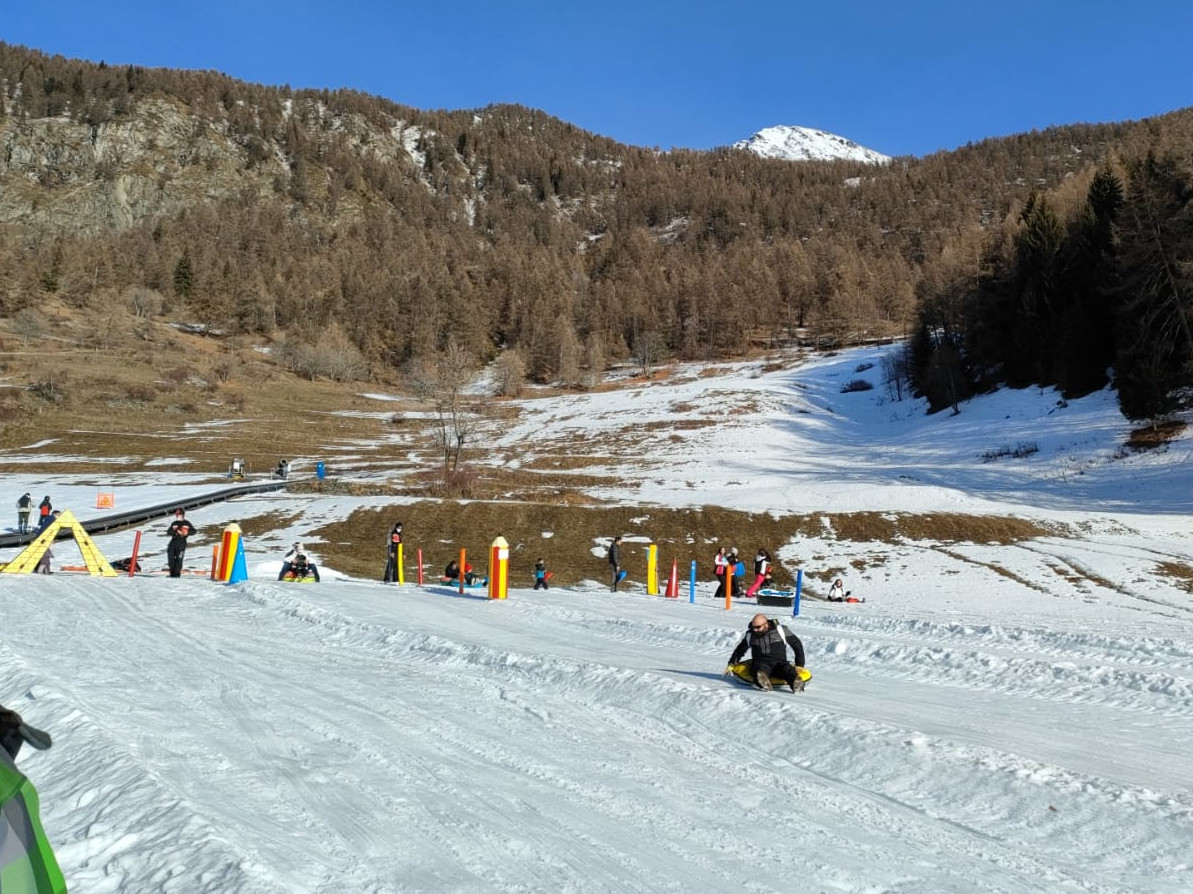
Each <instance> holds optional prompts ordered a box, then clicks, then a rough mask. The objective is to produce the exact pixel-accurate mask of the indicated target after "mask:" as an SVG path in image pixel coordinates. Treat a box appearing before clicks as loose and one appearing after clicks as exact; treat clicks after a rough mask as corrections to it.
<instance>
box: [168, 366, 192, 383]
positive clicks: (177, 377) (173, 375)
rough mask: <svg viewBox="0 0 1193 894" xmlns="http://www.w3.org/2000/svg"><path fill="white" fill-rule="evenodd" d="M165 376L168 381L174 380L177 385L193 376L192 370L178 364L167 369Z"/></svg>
mask: <svg viewBox="0 0 1193 894" xmlns="http://www.w3.org/2000/svg"><path fill="white" fill-rule="evenodd" d="M165 376H166V379H167V380H168V381H170V382H173V383H174V384H175V385H181V384H183V383H184V382H185V381H186V380H187V379H189V378H190V377H191V371H190V370H189V369H187V368H186V367H185V366H176V367H174V368H173V369H168V370H166V372H165Z"/></svg>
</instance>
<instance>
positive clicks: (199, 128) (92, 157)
mask: <svg viewBox="0 0 1193 894" xmlns="http://www.w3.org/2000/svg"><path fill="white" fill-rule="evenodd" d="M413 130H414V129H413V128H408V127H406V126H405V125H404V124H403V123H402V122H400V121H395V122H394V125H393V127H392V128H391V129H390V130H389V131H379V130H378V129H376V128H370V127H369V126H368V125H367V124H366V123H365V122H363V121H362V120H359V119H356V120H354V119H351V118H345V117H341V118H337V119H336V120H335V121H332V122H328V127H327V134H328V135H329V141H330V138H334V140H335V141H336V143H337V145H339V146H341V147H343V146H349V147H352V148H353V149H355V150H356V151H358V152H361V153H362V154H364V155H367V156H370V157H372V158H374V159H376V160H379V161H381V162H382V163H393V164H398V165H400V166H401V167H403V168H404V169H405V171H406V172H407V174H410V173H412V172H413V171H414V170H415V168H413V166H412V163H413V162H415V161H417V159H416V153H415V151H414V141H413V139H412V131H413ZM307 133H308V135H309V130H308V132H307ZM294 176H295V172H294V170H293V167H292V164H291V163H290V162H289V161H288V160H287V158H286V156H285V154H284V153H283V151H282V150H281V148H280V147H279V145H278V144H277V143H264V142H262V141H255V142H250V141H245V140H244V139H243V138H238V137H235V136H233V135H232V134H231V133H230V128H229V127H228V126H227V123H226V122H225V121H220V120H212V119H210V118H206V117H203V116H199V115H196V114H194V113H193V112H192V110H191V109H189V108H187V107H186V106H185V104H183V103H181V102H179V101H178V100H175V99H173V98H170V97H160V98H153V99H148V100H143V101H141V102H139V103H137V104H136V105H135V106H134V107H133V109H132V110H131V113H130V114H129V115H128V116H127V117H124V118H122V119H120V120H118V121H112V122H109V123H106V124H100V125H88V124H84V123H77V122H73V121H71V120H69V119H68V118H66V117H58V118H43V119H29V120H24V121H21V120H19V119H18V118H17V117H15V116H13V115H11V114H6V115H4V116H3V117H0V222H4V223H22V224H26V225H30V224H31V225H33V226H34V227H35V228H38V229H41V228H45V229H49V230H57V231H69V232H78V233H95V232H101V231H110V230H112V229H122V228H125V227H129V226H131V225H133V224H135V223H138V222H140V221H144V220H146V219H153V218H157V217H161V216H171V215H175V214H177V213H179V212H181V211H183V210H184V209H186V208H189V207H194V206H195V205H197V204H203V203H210V202H218V201H220V200H223V199H230V198H238V199H240V200H251V199H252V198H253V197H264V196H273V197H278V196H284V195H285V194H286V192H287V190H288V189H289V188H290V186H291V184H292V182H293V178H294ZM303 178H304V188H306V189H308V190H311V191H313V192H314V193H315V195H316V196H317V197H318V196H325V195H326V193H327V191H328V186H329V183H328V177H327V174H326V172H325V171H320V170H317V169H313V170H312V169H308V170H305V171H304V172H303ZM357 206H358V199H356V198H354V197H351V196H350V197H348V198H347V201H346V202H343V203H340V204H339V206H338V207H337V208H336V213H337V214H338V215H341V216H342V215H345V214H351V213H352V210H353V208H354V207H357Z"/></svg>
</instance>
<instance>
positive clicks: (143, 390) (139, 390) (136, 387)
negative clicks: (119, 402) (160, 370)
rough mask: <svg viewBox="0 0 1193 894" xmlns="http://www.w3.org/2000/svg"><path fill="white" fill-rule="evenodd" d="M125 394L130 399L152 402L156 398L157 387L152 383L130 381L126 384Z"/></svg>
mask: <svg viewBox="0 0 1193 894" xmlns="http://www.w3.org/2000/svg"><path fill="white" fill-rule="evenodd" d="M124 396H125V397H126V398H128V399H129V400H135V401H139V402H140V403H146V404H151V403H153V400H154V398H156V397H157V389H155V388H154V387H153V386H152V385H146V384H144V383H142V382H130V383H129V384H128V385H125V386H124Z"/></svg>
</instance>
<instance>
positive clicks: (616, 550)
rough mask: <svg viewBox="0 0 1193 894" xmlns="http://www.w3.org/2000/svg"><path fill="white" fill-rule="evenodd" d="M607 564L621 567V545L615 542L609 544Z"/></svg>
mask: <svg viewBox="0 0 1193 894" xmlns="http://www.w3.org/2000/svg"><path fill="white" fill-rule="evenodd" d="M609 564H610V565H612V566H613V567H614V568H620V567H621V546H620V545H619V544H617V543H610V544H609Z"/></svg>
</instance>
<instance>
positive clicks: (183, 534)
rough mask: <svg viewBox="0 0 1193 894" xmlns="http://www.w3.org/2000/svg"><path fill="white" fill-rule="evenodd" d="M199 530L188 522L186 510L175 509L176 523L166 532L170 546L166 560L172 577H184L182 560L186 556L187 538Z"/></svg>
mask: <svg viewBox="0 0 1193 894" xmlns="http://www.w3.org/2000/svg"><path fill="white" fill-rule="evenodd" d="M196 530H197V529H196V528H195V526H194V525H192V524H191V523H190V522H189V521H187V520H186V510H184V509H175V510H174V521H173V523H172V524H171V525H170V527H169V529H168V530H167V531H166V536H168V537H169V538H170V545H169V546H167V547H166V560H167V564H168V565H169V566H170V577H182V558H183V556H185V555H186V538H188V537H190V536H191V534H194V533H195V531H196Z"/></svg>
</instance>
